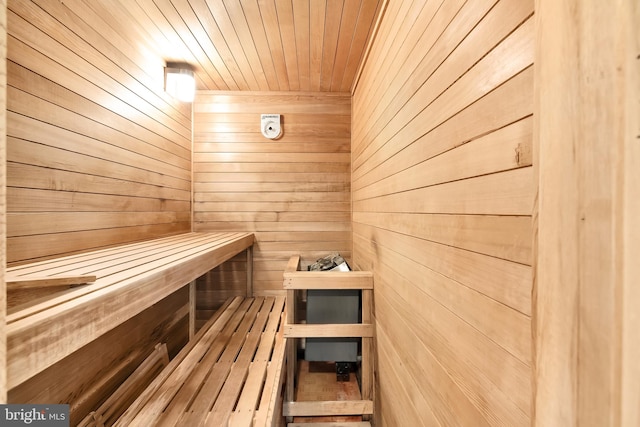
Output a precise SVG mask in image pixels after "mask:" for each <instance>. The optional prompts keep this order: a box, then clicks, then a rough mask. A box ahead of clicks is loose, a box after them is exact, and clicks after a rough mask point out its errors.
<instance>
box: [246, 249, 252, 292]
mask: <svg viewBox="0 0 640 427" xmlns="http://www.w3.org/2000/svg"><path fill="white" fill-rule="evenodd" d="M252 296H253V246H249V247H248V248H247V295H246V297H247V298H251V297H252Z"/></svg>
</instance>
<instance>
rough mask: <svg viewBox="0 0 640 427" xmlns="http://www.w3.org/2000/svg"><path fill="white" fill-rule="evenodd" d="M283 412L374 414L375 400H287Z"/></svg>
mask: <svg viewBox="0 0 640 427" xmlns="http://www.w3.org/2000/svg"><path fill="white" fill-rule="evenodd" d="M283 412H284V415H285V416H287V417H316V416H317V417H322V416H324V417H327V416H337V415H371V414H373V402H372V401H370V400H336V401H322V402H285V403H284V409H283Z"/></svg>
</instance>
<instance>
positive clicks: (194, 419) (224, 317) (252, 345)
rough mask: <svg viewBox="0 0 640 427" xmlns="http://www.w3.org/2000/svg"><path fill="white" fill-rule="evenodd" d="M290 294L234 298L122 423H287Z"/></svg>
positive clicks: (157, 378) (195, 338) (138, 401)
mask: <svg viewBox="0 0 640 427" xmlns="http://www.w3.org/2000/svg"><path fill="white" fill-rule="evenodd" d="M284 301H285V298H284V297H283V296H282V297H256V298H242V297H236V298H233V299H230V300H228V301H227V302H226V303H225V305H224V306H223V307H222V308H221V309H220V310H218V311H217V312H216V314H215V315H214V317H213V318H212V319H210V320H209V321H208V322H207V323H206V324H205V326H203V327H202V328H201V329H200V330H199V331H198V333H197V335H196V336H195V337H194V338H193V339H192V340H191V341H190V342H189V343H188V344H187V345H186V346H185V347H184V348H183V349H182V350H181V351H180V353H179V354H178V355H177V356H176V357H175V358H174V359H173V360H172V361H171V362H170V363H169V365H168V366H167V367H166V368H165V369H164V370H163V371H162V372H161V373H160V374H159V375H158V377H156V379H155V380H154V381H153V382H152V383H151V384H150V385H149V387H148V388H147V389H146V390H145V391H144V392H143V393H142V394H141V395H140V396H139V397H138V399H137V400H136V401H135V402H134V403H133V405H131V406H130V407H129V409H127V411H126V412H125V413H124V414H123V415H122V417H120V419H119V420H118V421H117V422H116V424H115V425H116V426H121V427H128V426H145V427H146V426H198V425H214V426H227V425H229V426H247V427H249V426H260V427H262V426H276V425H282V423H283V422H284V418H283V417H282V395H283V392H282V389H283V377H284V369H283V366H284V359H285V340H284V338H283V329H284V318H285V315H284V307H285V304H284Z"/></svg>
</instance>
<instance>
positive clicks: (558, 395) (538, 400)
mask: <svg viewBox="0 0 640 427" xmlns="http://www.w3.org/2000/svg"><path fill="white" fill-rule="evenodd" d="M535 10H536V13H535V16H536V24H537V28H536V34H537V40H536V59H535V64H536V67H535V68H536V82H535V85H536V88H537V90H536V100H535V110H534V120H535V121H536V124H535V126H534V155H535V157H534V165H538V185H539V188H538V193H539V195H538V200H539V203H538V212H537V253H536V271H535V274H534V292H533V295H534V302H533V304H534V306H533V308H534V310H533V312H534V318H535V330H534V339H535V377H534V378H535V383H534V384H535V392H534V403H535V408H534V411H533V414H534V419H533V423H532V425H533V426H539V427H543V426H550V425H562V426H578V425H580V426H582V425H590V426H601V425H611V426H621V427H631V426H638V425H640V409H639V406H638V401H639V399H640V365H639V364H638V360H640V345H639V344H638V342H639V340H638V330H639V329H640V317H639V316H638V315H637V313H638V308H637V307H638V305H639V304H640V291H638V276H639V275H640V268H639V265H640V264H638V262H637V261H638V253H639V251H640V243H639V242H640V221H639V218H640V202H639V200H640V174H639V173H638V167H639V165H640V143H639V142H640V107H639V104H638V98H639V96H640V78H639V77H638V76H639V75H640V60H639V58H640V57H639V56H638V55H639V53H640V36H639V33H638V28H639V27H640V7H639V6H638V3H637V2H636V1H620V2H613V3H611V2H608V3H603V2H600V1H597V0H565V1H562V2H553V1H543V0H538V1H536V5H535Z"/></svg>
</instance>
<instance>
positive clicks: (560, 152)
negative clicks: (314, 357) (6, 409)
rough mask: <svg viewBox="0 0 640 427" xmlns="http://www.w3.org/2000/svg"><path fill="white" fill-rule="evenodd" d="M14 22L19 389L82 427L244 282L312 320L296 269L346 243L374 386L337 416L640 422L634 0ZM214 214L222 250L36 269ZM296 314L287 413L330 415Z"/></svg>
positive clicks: (63, 11)
mask: <svg viewBox="0 0 640 427" xmlns="http://www.w3.org/2000/svg"><path fill="white" fill-rule="evenodd" d="M0 26H2V29H1V30H0V42H1V43H0V45H1V47H0V51H1V52H2V56H3V57H6V61H4V60H3V61H2V62H1V63H0V103H2V104H4V105H3V108H4V110H5V112H6V116H4V117H3V118H2V120H0V123H1V126H2V127H3V130H4V132H2V133H1V135H0V162H1V163H0V164H2V166H3V170H2V173H1V174H0V181H1V182H0V189H1V191H2V193H1V194H2V197H0V215H1V218H2V228H1V229H0V233H1V234H0V235H1V238H2V240H3V242H4V244H3V245H2V257H3V269H2V271H1V275H2V280H0V286H1V287H0V297H1V298H2V303H0V319H1V322H0V325H2V327H1V328H0V338H2V339H0V402H1V403H9V404H49V405H53V404H66V405H69V411H70V415H69V416H70V423H71V425H79V424H80V423H81V421H82V420H84V419H86V417H87V416H89V415H90V414H92V413H94V412H93V411H96V408H98V407H100V406H101V404H103V403H104V402H105V401H106V400H107V399H109V398H110V396H113V395H114V393H115V392H116V390H118V389H119V387H121V386H122V384H126V381H127V379H128V378H130V377H131V376H132V374H133V373H134V371H136V369H137V368H138V367H139V366H141V364H142V363H143V361H145V360H146V358H147V357H149V355H150V354H152V353H153V352H154V351H155V350H154V349H157V348H158V347H157V345H158V344H159V343H163V344H164V345H165V346H166V347H165V348H166V357H165V359H164V360H165V362H164V363H165V365H166V364H167V363H168V365H167V366H172V364H171V361H172V360H174V358H176V357H177V356H178V355H180V354H182V353H181V350H182V349H183V348H186V347H188V346H189V345H190V344H189V343H190V342H192V340H193V337H194V336H198V335H197V332H198V331H199V330H203V329H201V328H205V325H207V326H206V328H208V327H209V326H208V325H210V324H212V320H210V319H215V318H217V317H215V316H224V315H221V314H220V313H221V312H222V309H221V307H223V308H224V307H226V306H224V304H228V301H230V298H233V297H236V296H239V297H243V298H240V299H238V301H240V300H242V301H249V300H250V299H251V300H252V301H253V299H252V297H253V298H254V299H258V298H261V300H260V301H269V304H274V306H276V305H278V304H280V306H279V307H280V308H279V310H280V312H277V313H276V314H274V315H273V316H271V317H269V319H272V320H273V321H274V322H279V321H283V322H284V320H283V319H286V321H287V322H292V321H293V319H294V318H295V316H297V315H298V313H297V312H296V311H295V309H294V310H293V311H292V312H293V313H294V314H293V316H292V315H291V313H290V312H287V310H289V308H288V307H289V304H291V295H294V296H295V298H299V297H300V295H301V294H300V292H297V291H293V290H287V289H285V287H284V286H286V284H287V277H289V278H291V277H298V276H300V277H302V276H304V275H303V274H302V273H304V270H305V269H306V268H307V266H308V265H309V264H311V263H313V262H314V261H315V260H317V259H319V258H321V257H324V256H326V255H329V254H333V253H339V254H340V255H341V256H343V257H344V258H345V260H346V261H347V263H348V264H349V266H350V267H351V269H352V272H353V273H363V274H362V275H358V274H355V275H358V277H364V276H365V274H366V275H368V276H366V277H368V278H367V279H366V280H367V283H368V284H365V285H363V288H362V289H363V290H362V294H361V295H362V301H361V305H363V306H364V305H366V307H367V308H370V312H367V313H368V314H367V313H365V311H366V310H364V309H363V311H362V315H361V316H362V319H361V320H362V325H359V326H358V325H356V326H354V327H353V328H351V329H350V331H356V332H359V333H361V334H362V335H358V336H361V337H362V344H361V347H362V348H363V349H364V348H365V347H366V348H367V350H366V359H367V361H366V363H367V365H366V366H367V369H370V372H371V376H370V377H367V378H368V380H364V381H365V382H367V386H368V387H369V389H368V390H369V391H367V392H366V393H365V391H364V390H363V391H362V396H360V397H357V399H361V400H360V401H359V402H365V403H363V406H362V407H363V408H364V410H363V412H362V415H360V414H358V417H357V418H356V421H353V420H351V419H350V420H341V419H338V418H336V419H333V418H327V419H324V418H323V421H322V422H323V423H324V424H320V421H316V424H315V425H317V426H320V425H324V426H330V425H333V426H343V425H344V426H348V425H353V426H363V425H367V426H369V425H374V426H389V427H395V426H442V427H446V426H472V427H477V426H509V427H511V426H538V427H554V426H558V427H565V426H567V427H568V426H594V427H603V426H624V427H637V426H640V363H638V361H639V360H640V339H639V338H638V330H640V314H639V313H640V308H639V307H640V286H638V277H640V267H639V264H640V263H638V254H640V221H639V218H640V173H638V171H639V170H640V139H639V138H640V31H639V28H640V5H639V4H638V2H637V1H636V0H620V1H615V2H613V1H612V2H608V1H605V2H603V1H600V0H535V1H534V0H472V1H471V0H469V1H464V0H0ZM180 67H186V68H183V69H182V71H181V73H182V75H193V76H194V78H195V97H194V99H193V100H188V101H182V100H180V99H178V98H177V97H176V96H175V95H171V94H169V93H168V92H167V90H165V89H168V87H166V86H167V85H166V84H165V82H166V80H167V76H168V74H167V72H166V71H167V70H169V69H171V68H180ZM262 115H270V117H267V118H266V120H273V121H275V122H274V123H276V128H277V125H279V126H280V130H279V131H277V129H276V131H275V132H274V133H273V134H271V133H269V132H270V131H268V130H267V129H266V128H264V127H263V125H264V120H262ZM269 126H270V125H269ZM263 131H264V132H263ZM193 233H196V234H193ZM201 235H206V236H215V238H216V239H220V236H225V238H228V239H229V240H225V242H224V243H222V244H221V246H220V249H219V250H218V249H216V252H215V253H216V255H215V256H216V257H219V258H215V260H214V261H211V262H213V263H212V264H208V265H209V267H211V266H214V265H215V268H212V269H210V270H206V269H205V270H206V271H199V270H197V268H196V267H194V265H195V264H193V263H195V262H196V261H193V262H192V261H189V262H185V263H184V264H181V265H180V266H179V267H176V269H175V270H174V269H173V267H171V269H170V268H169V267H168V266H169V262H170V261H171V262H173V261H172V260H173V257H174V256H175V257H178V256H182V255H181V254H182V253H181V252H180V251H177V252H176V253H175V254H174V255H171V256H169V255H167V256H166V257H165V258H164V260H163V259H159V260H157V261H155V262H156V264H157V269H158V270H157V271H161V273H158V274H157V276H158V277H157V278H156V279H154V280H155V281H154V282H151V281H149V280H146V279H144V278H142V276H140V275H139V277H137V278H136V279H135V280H138V282H140V283H138V282H136V283H137V284H136V286H135V287H133V286H130V288H132V289H129V288H127V289H128V290H127V292H128V293H125V292H124V291H122V292H120V291H119V290H118V289H117V286H119V285H113V287H105V288H102V289H98V285H99V284H100V283H102V282H101V280H104V279H103V278H102V277H101V275H100V274H97V276H95V277H93V278H85V282H83V283H81V284H77V283H73V284H68V283H67V284H60V283H57V284H54V285H52V286H51V287H47V286H45V285H43V284H40V285H36V286H31V285H29V286H27V284H25V283H23V285H20V283H21V282H20V281H19V280H16V281H14V280H13V279H12V278H13V277H14V276H13V275H12V274H14V273H13V272H15V271H18V270H19V269H21V268H35V267H34V266H37V265H42V263H46V262H58V260H60V259H63V258H65V257H72V256H75V257H78V256H80V257H81V256H84V255H86V254H89V253H118V254H119V253H122V252H121V251H123V250H124V249H123V248H128V247H129V246H128V245H146V244H148V242H150V241H156V239H161V240H162V239H164V240H162V241H169V242H173V241H175V240H173V239H179V238H182V236H201ZM189 238H192V237H189ZM100 251H111V252H100ZM296 257H299V261H298V259H297V258H296ZM292 260H293V261H292ZM105 262H106V261H105ZM164 262H166V265H164V264H163V263H164ZM197 262H198V263H200V262H201V261H200V260H197ZM207 262H209V261H207ZM156 264H154V266H155V265H156ZM171 265H173V264H171ZM202 265H204V264H198V266H197V267H198V268H201V267H202ZM209 267H207V268H209ZM109 268H111V267H109ZM114 268H115V267H114ZM154 268H156V267H154ZM163 268H164V269H165V270H163ZM285 271H286V272H288V274H290V275H289V276H287V273H285ZM178 273H179V274H178ZM189 274H191V275H192V276H193V277H191V278H188V277H187V276H188V275H189ZM345 274H350V273H345ZM174 276H179V277H174ZM196 276H197V278H196ZM83 277H84V276H83ZM154 277H155V276H154ZM283 277H284V280H283ZM326 277H329V276H326ZM349 277H352V276H349ZM143 279H144V280H143ZM183 279H184V280H183ZM132 280H133V279H132ZM145 280H146V281H145ZM169 280H171V281H172V282H171V283H173V284H172V285H171V286H174V287H168V285H167V286H165V284H166V283H167V281H169ZM180 280H183V281H182V282H181V281H180ZM363 280H364V279H363ZM158 283H160V284H158ZM289 283H291V282H289ZM363 283H364V282H363ZM176 284H179V286H178V285H176ZM161 285H162V286H165V287H161ZM14 286H15V287H14ZM319 286H322V285H319ZM133 288H135V289H133ZM123 289H124V288H123ZM250 294H251V295H250ZM365 294H366V295H368V296H367V297H365V296H364V295H365ZM302 295H304V293H303V294H302ZM93 298H95V299H93ZM109 298H110V299H109ZM107 299H108V301H109V302H108V304H107V303H104V304H102V303H93V304H92V303H91V301H107ZM234 301H235V300H234ZM274 301H275V303H274ZM284 301H286V306H285V305H284V304H285V303H284ZM247 304H248V303H247ZM265 304H266V302H265ZM294 308H295V305H294ZM70 313H73V316H72V315H71V314H70ZM285 315H286V316H285ZM265 316H266V314H265ZM265 319H267V318H266V317H265ZM265 321H266V320H265ZM365 323H366V324H365ZM274 324H275V323H274ZM287 325H290V324H289V323H287ZM290 328H291V329H285V332H282V330H281V329H278V330H277V333H276V332H273V333H272V334H271V339H272V341H273V343H275V344H274V345H275V346H274V347H273V349H272V350H267V352H272V353H273V354H274V356H273V360H272V361H271V362H268V363H267V362H265V363H264V366H265V368H264V369H265V370H264V371H263V372H264V373H263V379H262V382H259V383H257V384H258V388H260V387H262V388H264V390H263V392H262V393H263V396H265V397H264V398H265V399H271V398H272V399H273V400H272V401H271V400H270V402H275V404H273V403H272V406H271V410H270V411H271V412H273V411H275V414H276V416H275V418H274V419H273V421H272V424H270V425H286V423H291V424H290V425H298V424H301V423H303V422H304V421H310V420H302V419H297V418H296V416H297V415H300V414H302V410H299V406H296V403H292V402H289V403H287V393H289V391H288V389H287V387H288V386H289V385H290V384H289V383H287V382H286V381H284V380H285V379H286V378H288V375H289V372H287V370H288V369H292V368H291V357H290V355H291V354H295V355H296V359H297V358H298V355H299V351H298V350H299V349H297V348H294V346H295V345H299V343H301V342H303V341H300V340H297V341H296V340H295V339H293V338H287V340H286V344H284V342H285V338H286V336H287V335H286V334H287V333H289V334H290V335H289V336H290V337H294V336H295V334H296V333H297V332H292V331H302V330H305V331H308V330H311V328H307V329H302V328H299V329H296V325H293V326H290ZM335 330H336V331H338V334H340V333H343V334H347V332H340V331H346V330H347V327H344V328H342V329H341V328H340V327H336V328H335ZM315 331H316V332H314V333H317V334H322V333H323V332H322V330H320V329H318V328H317V329H316V330H315ZM203 333H204V332H203ZM318 336H319V335H318ZM283 337H284V338H283ZM280 341H281V342H282V345H281V346H279V345H278V343H279V342H280ZM365 342H366V343H367V344H366V345H365ZM291 343H297V344H291ZM196 347H197V348H199V347H198V346H196V345H193V348H196ZM292 349H293V350H292ZM182 351H184V350H182ZM221 351H222V350H221ZM292 351H293V353H292ZM364 352H365V350H363V353H364ZM269 354H271V353H269ZM275 354H278V355H279V356H281V359H280V360H282V362H281V363H280V364H278V363H277V362H276V360H275ZM287 355H289V356H287ZM180 357H181V356H180ZM193 357H195V356H193ZM285 359H286V363H285V362H284V360H285ZM296 359H294V360H296ZM362 359H363V362H362V363H363V366H364V364H365V362H364V359H365V357H364V356H362ZM185 360H187V361H188V360H191V359H188V358H187V359H185ZM254 362H255V361H254ZM254 362H251V363H252V365H251V366H253V365H254ZM298 362H300V363H302V361H301V360H298ZM176 363H177V362H176ZM247 363H248V362H247ZM256 366H257V363H256ZM261 366H262V365H261ZM276 367H277V368H278V369H275V368H276ZM272 368H273V370H272ZM280 368H281V369H280ZM156 374H157V373H154V374H153V375H156ZM157 375H161V374H157ZM248 375H249V376H250V377H251V375H252V374H251V373H249V374H248ZM294 375H297V372H294ZM363 375H364V374H363ZM354 376H356V377H357V375H355V374H354ZM245 377H246V375H245ZM245 377H242V378H245ZM242 378H241V380H242ZM265 378H266V379H265ZM153 379H154V378H153V377H151V378H149V379H148V380H149V381H152V380H153ZM270 380H272V381H274V384H276V385H278V387H275V386H274V387H272V389H271V388H270V386H267V385H265V384H269V381H270ZM279 380H283V381H284V383H285V384H284V385H282V381H279ZM227 381H228V382H229V383H230V384H229V386H230V387H234V386H235V384H231V383H233V381H234V380H233V379H232V378H230V379H228V380H227ZM334 381H337V380H335V379H334ZM361 382H362V380H361ZM280 385H282V387H280ZM125 388H127V387H125ZM276 388H277V389H276ZM128 389H130V390H133V387H128ZM291 390H292V391H291V392H292V393H295V392H296V390H295V389H293V388H292V389H291ZM135 393H136V396H138V393H141V390H138V391H135ZM115 394H117V393H115ZM365 394H366V396H365ZM267 395H269V396H267ZM136 396H133V397H132V399H135V398H137V397H136ZM283 396H284V397H283ZM255 399H257V398H255ZM255 399H254V400H255ZM335 399H338V398H334V399H329V400H335ZM366 399H368V400H366ZM152 400H153V399H152ZM367 402H368V403H367ZM129 403H130V402H129ZM151 403H153V402H151ZM338 403H340V402H338ZM338 403H335V402H334V404H333V406H331V407H332V408H342V409H335V411H337V412H336V413H332V414H333V415H337V413H338V412H340V411H342V412H347V411H346V409H344V408H346V406H345V405H343V406H340V405H339V404H338ZM236 404H237V405H238V406H240V403H239V402H238V403H234V405H236ZM254 406H255V405H254ZM283 408H284V409H283ZM124 409H126V408H124ZM124 409H123V410H124ZM211 411H213V412H212V413H215V410H214V409H211ZM263 412H264V411H263V410H262V409H261V408H260V407H256V408H253V407H252V408H250V411H249V412H248V414H249V415H248V416H247V415H246V414H244V415H245V419H247V420H248V421H247V423H246V424H241V422H240V420H241V416H240V415H237V414H235V415H229V418H228V419H227V418H224V420H225V421H224V423H222V424H219V425H227V422H228V423H229V425H261V424H260V423H258V421H257V420H258V419H260V417H262V416H263V415H264V414H263ZM267 412H268V411H267ZM271 412H269V414H271ZM332 414H328V413H326V414H324V415H325V416H329V415H332ZM342 415H345V414H342ZM347 415H348V414H347ZM351 415H353V414H351ZM265 416H266V415H265ZM212 417H213V418H212ZM225 417H226V416H225ZM298 418H299V417H298ZM207 420H208V421H207V422H208V423H209V424H210V425H216V421H215V420H216V418H215V416H214V415H210V416H209V418H207ZM211 420H214V421H211ZM347 421H350V422H352V424H346V422H347ZM234 423H235V424H234ZM295 423H298V424H295ZM34 425H35V424H34ZM93 425H99V424H93ZM131 425H135V424H131ZM183 425H187V424H183Z"/></svg>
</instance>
